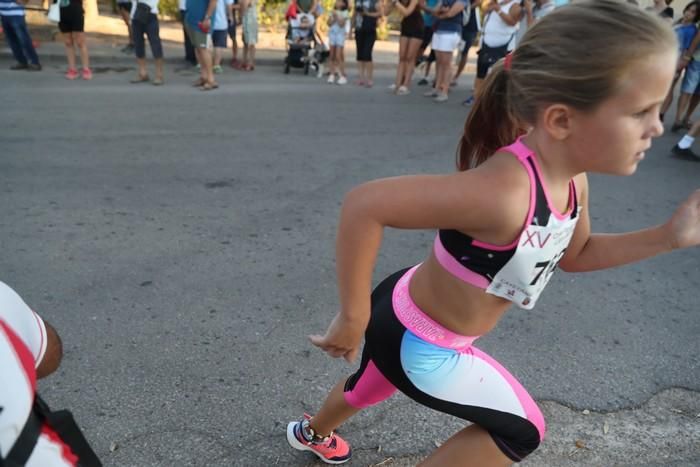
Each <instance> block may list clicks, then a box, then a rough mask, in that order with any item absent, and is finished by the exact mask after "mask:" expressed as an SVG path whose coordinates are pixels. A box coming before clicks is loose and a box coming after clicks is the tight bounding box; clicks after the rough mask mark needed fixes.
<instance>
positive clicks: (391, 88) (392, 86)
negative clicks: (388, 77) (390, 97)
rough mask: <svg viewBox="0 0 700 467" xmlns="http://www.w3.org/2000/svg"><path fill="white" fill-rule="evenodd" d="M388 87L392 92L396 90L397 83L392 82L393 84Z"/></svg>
mask: <svg viewBox="0 0 700 467" xmlns="http://www.w3.org/2000/svg"><path fill="white" fill-rule="evenodd" d="M387 89H388V90H389V91H390V92H394V91H396V85H395V84H393V83H392V84H390V85H389V87H387Z"/></svg>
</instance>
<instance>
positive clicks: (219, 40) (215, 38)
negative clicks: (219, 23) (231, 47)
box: [211, 29, 228, 49]
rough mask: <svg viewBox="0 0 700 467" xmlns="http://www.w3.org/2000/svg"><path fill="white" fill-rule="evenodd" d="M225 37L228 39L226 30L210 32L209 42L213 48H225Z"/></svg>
mask: <svg viewBox="0 0 700 467" xmlns="http://www.w3.org/2000/svg"><path fill="white" fill-rule="evenodd" d="M227 37H228V30H226V29H218V30H216V31H212V32H211V41H212V43H213V44H214V47H218V48H220V49H225V48H226V38H227Z"/></svg>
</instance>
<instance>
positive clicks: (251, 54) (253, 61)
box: [248, 44, 255, 67]
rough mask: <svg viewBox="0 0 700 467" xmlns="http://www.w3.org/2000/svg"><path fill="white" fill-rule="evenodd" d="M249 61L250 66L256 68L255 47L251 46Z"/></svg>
mask: <svg viewBox="0 0 700 467" xmlns="http://www.w3.org/2000/svg"><path fill="white" fill-rule="evenodd" d="M248 59H249V60H250V66H252V67H254V66H255V45H254V44H251V45H250V51H249V52H248Z"/></svg>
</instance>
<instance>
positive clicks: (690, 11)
mask: <svg viewBox="0 0 700 467" xmlns="http://www.w3.org/2000/svg"><path fill="white" fill-rule="evenodd" d="M697 14H698V7H697V6H696V5H690V6H689V7H688V8H686V9H685V11H684V12H683V21H684V22H686V23H692V22H693V21H694V20H695V16H696V15H697Z"/></svg>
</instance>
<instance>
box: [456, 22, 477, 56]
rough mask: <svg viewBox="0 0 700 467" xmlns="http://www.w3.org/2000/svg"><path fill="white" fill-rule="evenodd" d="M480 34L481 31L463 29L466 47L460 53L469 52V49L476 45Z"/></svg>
mask: <svg viewBox="0 0 700 467" xmlns="http://www.w3.org/2000/svg"><path fill="white" fill-rule="evenodd" d="M478 34H479V31H467V28H463V29H462V40H463V41H464V46H463V47H462V50H461V51H460V53H462V54H465V53H467V52H468V51H469V48H470V47H471V46H472V45H474V41H475V40H476V36H477V35H478Z"/></svg>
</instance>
